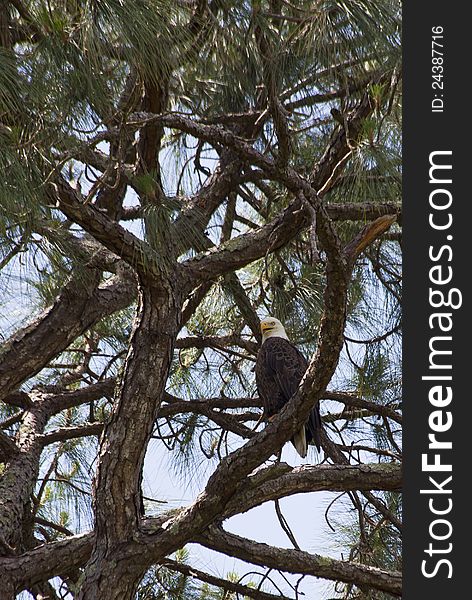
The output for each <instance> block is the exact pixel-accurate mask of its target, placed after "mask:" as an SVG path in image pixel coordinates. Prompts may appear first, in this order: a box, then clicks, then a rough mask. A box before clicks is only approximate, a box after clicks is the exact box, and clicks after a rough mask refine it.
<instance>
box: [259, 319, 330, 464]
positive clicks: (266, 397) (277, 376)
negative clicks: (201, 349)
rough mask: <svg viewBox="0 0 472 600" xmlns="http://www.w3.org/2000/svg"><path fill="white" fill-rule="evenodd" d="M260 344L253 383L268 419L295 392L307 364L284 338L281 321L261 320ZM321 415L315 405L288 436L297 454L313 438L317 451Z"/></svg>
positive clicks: (303, 449)
mask: <svg viewBox="0 0 472 600" xmlns="http://www.w3.org/2000/svg"><path fill="white" fill-rule="evenodd" d="M261 332H262V346H261V348H260V350H259V353H258V355H257V361H256V369H255V370H256V384H257V391H258V393H259V397H260V398H261V400H262V404H263V406H264V413H265V416H266V417H268V418H269V419H270V418H271V417H272V416H274V415H275V414H277V413H278V412H279V411H280V410H281V409H282V408H283V406H285V404H286V403H287V402H288V401H289V400H290V398H291V397H292V396H293V394H294V393H295V392H296V391H297V389H298V386H299V385H300V381H301V380H302V377H303V375H304V374H305V371H306V370H307V367H308V363H307V361H306V359H305V357H304V356H303V354H302V353H301V352H300V351H299V350H298V348H297V347H296V346H294V345H293V344H292V343H291V342H290V341H289V339H288V336H287V334H286V332H285V328H284V326H283V325H282V323H281V322H280V321H279V320H278V319H275V318H274V317H267V318H265V319H263V320H262V321H261ZM320 430H321V416H320V411H319V407H318V404H317V405H316V406H315V407H314V408H313V410H312V411H311V413H310V416H309V418H308V421H307V422H306V423H305V425H304V426H303V427H302V428H301V429H300V431H299V432H298V433H296V434H295V435H294V436H293V438H292V439H291V442H292V444H293V445H294V446H295V449H296V450H297V452H298V454H299V455H300V456H301V457H302V458H305V456H306V453H307V448H308V444H309V443H310V442H311V441H313V442H314V443H315V446H316V447H317V449H318V451H319V450H320V448H321V443H320Z"/></svg>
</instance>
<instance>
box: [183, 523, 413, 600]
mask: <svg viewBox="0 0 472 600" xmlns="http://www.w3.org/2000/svg"><path fill="white" fill-rule="evenodd" d="M195 541H196V542H198V543H199V544H201V545H202V546H205V547H207V548H210V549H211V550H216V551H217V552H222V553H224V554H227V555H228V556H233V557H236V558H239V559H241V560H244V561H247V562H249V563H253V564H256V565H262V566H267V567H271V568H273V569H279V570H281V571H288V572H291V573H301V574H303V575H313V576H314V577H323V578H325V579H331V580H334V581H344V582H346V583H351V584H354V585H357V586H359V587H363V586H369V587H371V588H373V589H376V590H380V591H383V592H387V593H389V594H392V595H393V596H400V595H401V593H402V580H401V573H399V572H397V571H385V570H382V569H378V568H376V567H370V566H368V565H361V564H356V563H353V562H342V561H339V560H335V559H333V558H327V557H326V556H319V555H316V554H309V553H308V552H303V551H300V550H287V549H285V548H274V547H271V546H268V545H267V544H262V543H260V542H255V541H252V540H248V539H246V538H242V537H240V536H238V535H235V534H232V533H228V532H226V531H224V530H223V529H222V528H221V527H212V528H210V529H209V531H207V532H205V533H204V534H201V535H200V536H198V538H196V539H195Z"/></svg>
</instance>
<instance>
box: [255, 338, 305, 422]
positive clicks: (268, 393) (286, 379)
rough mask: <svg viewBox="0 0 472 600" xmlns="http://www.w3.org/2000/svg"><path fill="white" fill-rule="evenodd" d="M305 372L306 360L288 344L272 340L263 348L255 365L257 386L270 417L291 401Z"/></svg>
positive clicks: (267, 341)
mask: <svg viewBox="0 0 472 600" xmlns="http://www.w3.org/2000/svg"><path fill="white" fill-rule="evenodd" d="M306 368H307V362H306V360H305V358H304V357H303V355H302V354H301V353H300V352H299V350H298V349H297V348H296V347H295V346H294V345H293V344H291V343H290V342H289V341H288V340H285V339H283V338H279V337H272V338H269V339H268V340H266V342H265V343H264V344H263V345H262V347H261V349H260V350H259V354H258V356H257V361H256V383H257V389H258V392H259V395H260V397H261V400H262V402H263V405H264V408H265V411H266V413H267V415H268V416H272V415H274V414H276V413H277V412H278V411H279V410H280V409H281V408H282V407H283V406H284V405H285V404H286V403H287V402H288V401H289V400H290V398H291V397H292V396H293V394H294V393H295V392H296V391H297V388H298V386H299V384H300V381H301V379H302V377H303V374H304V373H305V371H306Z"/></svg>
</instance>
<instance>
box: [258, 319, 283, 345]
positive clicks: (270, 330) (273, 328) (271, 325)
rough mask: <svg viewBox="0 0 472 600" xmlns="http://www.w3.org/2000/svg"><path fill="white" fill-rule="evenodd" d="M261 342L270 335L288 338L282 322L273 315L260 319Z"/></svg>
mask: <svg viewBox="0 0 472 600" xmlns="http://www.w3.org/2000/svg"><path fill="white" fill-rule="evenodd" d="M261 333H262V343H264V342H265V341H266V340H267V339H268V338H270V337H281V338H284V339H285V340H288V335H287V333H286V331H285V328H284V326H283V325H282V323H281V322H280V321H279V320H278V319H276V318H275V317H266V318H265V319H262V321H261Z"/></svg>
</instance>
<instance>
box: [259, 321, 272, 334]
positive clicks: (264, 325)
mask: <svg viewBox="0 0 472 600" xmlns="http://www.w3.org/2000/svg"><path fill="white" fill-rule="evenodd" d="M273 328H274V327H273V326H272V325H269V323H261V331H262V333H264V331H270V330H271V329H273Z"/></svg>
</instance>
